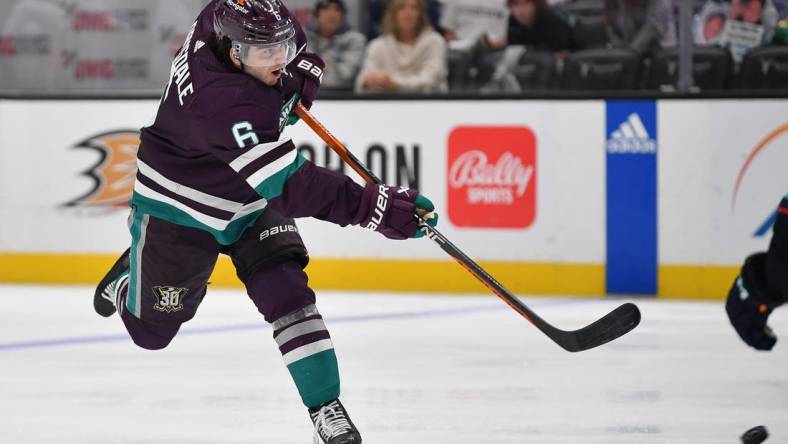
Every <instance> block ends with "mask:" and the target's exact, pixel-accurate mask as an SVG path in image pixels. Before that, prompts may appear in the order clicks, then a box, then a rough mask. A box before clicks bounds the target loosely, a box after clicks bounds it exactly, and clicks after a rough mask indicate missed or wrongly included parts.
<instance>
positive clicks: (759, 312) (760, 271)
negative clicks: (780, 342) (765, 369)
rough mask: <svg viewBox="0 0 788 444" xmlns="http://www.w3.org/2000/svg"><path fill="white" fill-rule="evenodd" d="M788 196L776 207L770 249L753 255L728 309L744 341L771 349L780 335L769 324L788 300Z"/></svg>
mask: <svg viewBox="0 0 788 444" xmlns="http://www.w3.org/2000/svg"><path fill="white" fill-rule="evenodd" d="M786 276H788V196H786V198H784V199H783V200H782V202H781V203H780V206H779V208H778V210H777V220H776V222H775V224H774V234H773V235H772V240H771V243H770V245H769V250H768V251H767V252H761V253H755V254H753V255H750V256H749V257H748V258H747V260H746V261H745V262H744V265H743V266H742V269H741V273H740V274H739V276H737V277H736V279H735V280H734V282H733V286H732V287H731V289H730V292H729V293H728V299H727V302H726V304H725V310H726V311H727V313H728V318H729V319H730V321H731V324H733V327H734V328H735V329H736V332H737V333H738V334H739V336H740V337H741V338H742V340H743V341H744V342H745V343H747V344H748V345H750V346H751V347H753V348H755V349H758V350H771V349H772V347H774V344H775V343H776V342H777V337H776V336H775V335H774V333H773V332H772V329H771V328H770V327H769V326H768V325H767V320H768V318H769V315H770V314H771V312H772V310H774V309H775V308H777V307H779V306H780V305H782V304H783V303H784V302H785V301H786V300H788V277H786Z"/></svg>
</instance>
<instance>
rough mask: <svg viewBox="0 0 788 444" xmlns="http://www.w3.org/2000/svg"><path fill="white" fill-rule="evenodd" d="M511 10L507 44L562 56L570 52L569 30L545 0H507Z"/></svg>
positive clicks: (570, 32)
mask: <svg viewBox="0 0 788 444" xmlns="http://www.w3.org/2000/svg"><path fill="white" fill-rule="evenodd" d="M506 3H507V6H509V10H510V11H511V16H510V17H509V27H508V30H507V33H506V41H507V44H508V45H510V46H512V45H521V46H525V47H528V48H532V49H536V50H541V51H550V52H552V53H554V54H556V55H557V56H559V57H561V58H562V57H564V56H565V55H566V54H567V52H568V51H569V49H570V47H569V44H570V41H571V34H572V31H571V29H570V27H569V24H568V23H567V22H566V21H564V19H562V18H561V17H559V16H558V15H557V14H556V13H555V12H554V11H553V9H552V8H551V7H549V6H548V5H547V2H546V1H545V0H507V2H506Z"/></svg>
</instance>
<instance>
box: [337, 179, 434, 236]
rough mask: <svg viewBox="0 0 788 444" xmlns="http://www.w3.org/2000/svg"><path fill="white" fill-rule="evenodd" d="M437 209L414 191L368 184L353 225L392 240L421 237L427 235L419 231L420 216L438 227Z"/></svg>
mask: <svg viewBox="0 0 788 444" xmlns="http://www.w3.org/2000/svg"><path fill="white" fill-rule="evenodd" d="M434 210H435V206H434V205H433V204H432V202H430V200H429V199H427V198H426V197H424V196H422V195H421V194H419V193H418V191H416V190H414V189H412V188H405V187H399V188H397V187H388V186H385V185H377V184H374V183H368V184H367V185H366V187H364V191H363V193H362V195H361V203H360V205H359V210H358V213H357V214H356V217H355V218H354V219H353V223H354V224H360V225H361V226H362V227H364V228H369V229H370V230H374V231H377V232H379V233H380V234H382V235H384V236H386V237H387V238H389V239H407V238H411V237H421V236H424V233H422V232H421V231H419V229H418V228H419V223H418V219H417V218H416V216H417V215H418V216H419V217H422V218H423V219H424V220H425V221H426V222H427V224H428V225H430V226H432V227H434V226H435V225H437V223H438V216H437V215H435V214H434V213H433V211H434Z"/></svg>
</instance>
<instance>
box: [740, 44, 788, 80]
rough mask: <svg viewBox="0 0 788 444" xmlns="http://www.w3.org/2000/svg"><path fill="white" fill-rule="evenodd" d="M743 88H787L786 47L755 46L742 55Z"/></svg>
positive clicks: (787, 66) (787, 64)
mask: <svg viewBox="0 0 788 444" xmlns="http://www.w3.org/2000/svg"><path fill="white" fill-rule="evenodd" d="M741 87H742V88H744V89H781V88H788V47H785V46H771V47H763V48H755V49H753V50H752V51H750V52H748V53H747V54H746V55H745V56H744V61H742V67H741Z"/></svg>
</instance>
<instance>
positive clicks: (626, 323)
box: [295, 103, 640, 352]
mask: <svg viewBox="0 0 788 444" xmlns="http://www.w3.org/2000/svg"><path fill="white" fill-rule="evenodd" d="M295 112H296V114H298V116H299V117H300V118H301V119H302V120H303V121H304V122H305V123H306V124H307V125H309V127H310V128H312V130H313V131H314V132H315V133H316V134H317V135H318V136H320V138H321V139H323V141H324V142H325V143H326V144H328V146H329V147H331V149H333V150H334V151H335V152H336V153H337V154H339V156H340V157H341V158H342V160H344V161H345V162H346V163H347V164H348V165H350V167H351V168H353V170H355V171H356V172H357V173H358V174H359V175H360V176H361V177H362V178H363V179H364V180H366V181H367V182H374V183H377V184H383V182H382V181H381V180H380V179H379V178H377V177H376V176H375V174H373V173H372V171H370V170H369V169H368V168H367V167H366V166H364V165H363V164H362V163H361V161H359V160H358V158H356V156H354V155H353V153H351V152H350V151H348V149H347V147H345V145H344V144H343V143H342V142H341V141H339V139H337V138H336V137H334V135H332V134H331V133H330V132H329V131H328V130H327V129H326V128H325V127H324V126H323V125H322V124H321V123H320V122H319V121H318V120H317V119H315V117H314V116H313V115H312V114H311V113H310V112H309V111H308V110H307V109H306V108H304V107H303V106H302V105H301V104H300V103H299V104H298V105H297V106H296V109H295ZM419 229H420V230H421V231H423V232H424V234H425V236H426V237H428V238H430V239H432V240H433V241H435V243H437V244H438V245H439V246H440V247H441V249H443V251H445V252H446V253H448V254H449V256H451V257H452V258H454V260H456V261H457V262H458V263H459V264H460V265H462V266H463V268H465V269H466V270H468V271H469V272H470V273H471V274H472V275H474V276H475V277H476V278H477V279H479V280H480V281H481V282H482V283H483V284H484V285H485V286H487V288H489V289H490V290H491V291H492V292H493V293H495V294H496V295H497V296H498V297H499V298H501V299H503V301H504V302H506V303H507V304H509V306H510V307H512V308H513V309H514V310H515V311H516V312H518V313H520V315H522V316H523V317H524V318H525V319H527V320H528V321H530V322H531V323H532V324H533V325H535V326H536V328H538V329H539V330H540V331H541V332H542V333H544V334H545V335H547V337H548V338H550V339H552V340H553V342H555V343H556V344H558V345H560V346H561V347H563V348H564V349H565V350H567V351H570V352H578V351H583V350H588V349H591V348H594V347H598V346H600V345H602V344H606V343H608V342H610V341H612V340H614V339H616V338H618V337H620V336H623V335H625V334H626V333H627V332H629V331H630V330H632V329H633V328H635V327H637V325H638V323H640V310H638V308H637V306H636V305H635V304H632V303H626V304H623V305H621V306H619V307H618V308H616V309H615V310H613V311H611V312H610V313H608V314H606V315H605V316H604V317H602V318H600V319H599V320H597V321H595V322H594V323H593V324H591V325H588V326H586V327H583V328H581V329H579V330H574V331H566V330H561V329H558V328H556V327H554V326H552V325H551V324H550V323H548V322H547V321H545V320H544V319H542V318H540V317H539V316H538V315H537V314H536V313H534V312H533V310H531V309H530V308H528V306H526V305H525V304H524V303H522V302H521V301H520V300H519V299H517V298H516V297H515V296H513V295H512V294H511V293H509V291H508V290H506V289H505V288H504V287H503V285H501V284H500V283H499V282H498V281H496V280H495V278H493V277H492V276H490V274H489V273H487V272H486V271H485V270H484V269H483V268H482V267H480V266H479V264H477V263H476V262H474V261H473V260H472V259H471V258H469V257H468V256H467V255H466V254H465V253H463V252H462V251H460V249H459V248H457V247H456V246H455V245H454V244H452V243H451V242H449V240H448V239H446V237H444V236H443V235H442V234H441V233H440V232H439V231H438V230H436V229H435V228H433V227H430V226H429V225H427V224H426V223H425V222H424V221H420V223H419Z"/></svg>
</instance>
